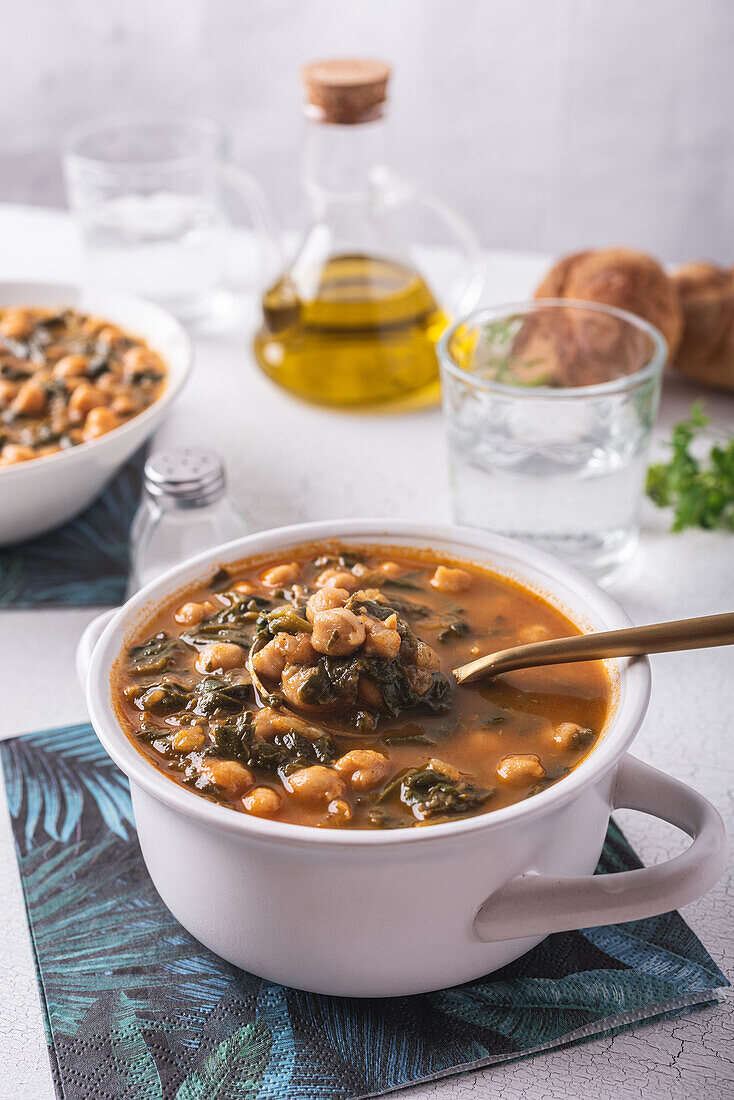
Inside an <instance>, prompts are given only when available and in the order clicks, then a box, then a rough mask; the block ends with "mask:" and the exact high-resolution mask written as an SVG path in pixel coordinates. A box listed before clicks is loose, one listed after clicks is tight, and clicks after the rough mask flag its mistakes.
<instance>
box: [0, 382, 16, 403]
mask: <svg viewBox="0 0 734 1100" xmlns="http://www.w3.org/2000/svg"><path fill="white" fill-rule="evenodd" d="M18 388H19V387H18V383H17V382H10V381H9V380H8V379H7V378H0V409H6V408H7V407H8V405H9V404H10V402H11V401H12V400H13V398H14V397H15V395H16V393H17V392H18Z"/></svg>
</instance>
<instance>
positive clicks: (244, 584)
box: [232, 581, 255, 596]
mask: <svg viewBox="0 0 734 1100" xmlns="http://www.w3.org/2000/svg"><path fill="white" fill-rule="evenodd" d="M232 591H233V592H240V593H241V594H242V595H243V596H251V595H252V593H253V592H254V591H255V586H254V584H250V582H249V581H237V584H233V585H232Z"/></svg>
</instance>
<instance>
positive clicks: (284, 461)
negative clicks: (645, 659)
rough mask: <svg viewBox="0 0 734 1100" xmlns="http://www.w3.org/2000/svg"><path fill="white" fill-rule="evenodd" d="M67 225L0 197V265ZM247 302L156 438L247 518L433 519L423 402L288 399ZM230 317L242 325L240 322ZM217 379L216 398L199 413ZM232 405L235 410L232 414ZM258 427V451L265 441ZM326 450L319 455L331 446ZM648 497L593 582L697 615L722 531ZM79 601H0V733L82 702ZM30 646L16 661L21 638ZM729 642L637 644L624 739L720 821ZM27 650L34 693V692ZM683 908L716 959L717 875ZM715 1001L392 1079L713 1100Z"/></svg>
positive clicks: (642, 610)
mask: <svg viewBox="0 0 734 1100" xmlns="http://www.w3.org/2000/svg"><path fill="white" fill-rule="evenodd" d="M546 264H547V257H543V256H537V255H528V254H514V253H490V254H488V283H487V289H486V291H485V295H484V299H485V301H487V302H502V301H506V302H507V301H516V300H518V299H521V298H523V297H525V296H528V295H529V294H530V293H531V291H532V288H533V286H534V284H535V282H536V281H537V279H538V278H539V276H540V274H541V273H542V272H543V270H544V267H545V265H546ZM79 269H80V265H79V253H78V247H77V241H76V237H75V235H74V231H73V228H72V226H71V225H70V224H69V222H68V219H67V218H66V216H65V215H64V214H62V213H60V212H56V211H50V210H45V209H41V208H30V207H19V206H0V278H14V279H19V278H36V279H51V280H55V279H58V280H69V281H73V280H74V279H75V277H77V276H78V274H79ZM254 315H255V314H254V306H253V305H252V304H250V305H249V306H245V307H244V309H243V317H242V319H241V322H240V324H239V327H238V329H237V331H234V330H232V331H230V333H229V334H228V335H226V336H224V335H223V336H219V337H216V338H214V337H209V338H206V339H204V338H200V339H198V340H197V361H196V365H195V371H194V376H193V378H192V380H191V383H190V385H189V386H188V388H187V390H186V391H185V392H184V394H183V395H182V396H181V399H180V401H179V402H178V403H177V405H176V406H175V408H174V410H173V411H172V413H171V416H170V419H169V420H168V422H167V424H166V425H165V426H164V427H163V429H162V430H161V432H160V435H159V442H161V443H166V444H173V445H181V444H185V443H191V442H198V443H201V444H204V445H211V446H214V447H216V448H217V449H218V450H220V451H221V452H222V453H223V454H224V455H225V456H226V458H227V462H228V467H229V473H230V481H231V485H232V489H233V492H234V494H235V496H236V498H237V500H238V501H239V503H240V505H241V506H242V508H243V509H244V510H245V512H246V513H247V514H248V515H249V517H250V520H251V523H252V525H253V527H257V528H264V527H269V526H275V525H280V524H285V523H291V522H297V521H301V520H306V519H319V518H327V517H336V516H357V515H390V516H400V517H403V518H415V519H420V520H425V519H431V520H433V519H436V520H442V519H448V518H449V502H448V490H447V480H446V463H445V453H444V444H443V437H442V433H441V424H440V414H439V413H438V411H437V410H429V411H423V412H418V413H413V414H410V415H391V416H374V415H369V416H368V415H358V414H349V415H346V414H343V415H338V414H334V413H330V412H326V411H322V410H319V409H315V408H310V407H308V406H306V405H303V404H301V403H299V402H296V401H294V400H291V399H290V398H288V397H287V396H286V395H284V394H283V393H281V392H280V391H279V390H277V389H276V388H275V387H273V386H272V385H271V384H270V383H269V382H267V381H266V380H265V379H264V378H263V377H262V376H261V375H260V373H259V372H258V371H257V369H256V368H255V366H254V364H253V360H252V357H251V355H250V352H249V340H248V328H251V325H252V319H253V317H254ZM248 318H249V325H248ZM212 395H216V396H217V397H219V398H223V400H222V402H221V405H220V408H221V409H224V412H221V411H218V410H217V408H216V406H215V398H214V397H213V396H212ZM695 396H697V394H696V391H695V390H694V389H693V388H691V387H688V386H687V385H685V384H683V383H679V382H669V383H667V384H666V389H665V395H664V400H663V405H662V410H661V416H660V422H659V427H658V435H659V436H665V435H667V433H668V431H669V428H670V426H671V424H673V423H674V422H675V421H676V420H679V419H681V417H682V416H683V415H685V412H686V410H687V409H688V407H689V405H690V403H691V401H692V400H693V399H694V397H695ZM707 409H708V411H709V412H710V413H711V414H712V415H713V416H714V418H715V420H716V421H718V422H719V423H721V424H722V425H725V426H727V427H731V426H732V424H734V398H730V397H726V396H721V395H718V396H717V395H714V394H710V395H709V396H708V397H707ZM237 410H240V415H238V413H237ZM273 428H275V429H276V432H275V434H276V436H277V438H278V441H279V442H278V444H277V445H276V447H275V449H274V451H273V449H272V448H271V447H270V446H267V447H266V446H265V442H264V440H265V436H266V433H267V434H268V436H269V438H270V439H272V438H273V435H272V430H273ZM335 459H338V461H335ZM666 528H667V518H666V517H665V516H664V515H662V514H661V513H658V512H656V511H655V509H653V507H652V506H651V505H649V504H647V505H646V506H645V511H644V530H643V538H642V543H641V548H640V551H639V554H638V556H637V558H636V560H635V562H634V565H633V567H632V568H631V570H630V572H629V573H628V575H627V576H626V577H624V578H621V579H620V580H619V581H618V582H617V584H615V586H614V587H613V588H612V590H611V591H612V593H613V594H614V595H615V596H616V598H617V599H619V600H620V602H621V603H622V604H623V605H624V606H625V608H626V609H627V610H628V612H629V613H630V615H631V616H632V618H633V619H634V620H635V621H636V622H640V623H641V622H645V621H654V620H656V619H657V620H659V619H672V618H679V617H683V616H687V615H702V614H706V613H711V612H715V611H720V610H724V609H728V608H731V607H732V606H734V537H732V536H731V535H723V534H714V533H710V532H702V531H691V532H686V533H684V534H681V535H671V534H669V533H668V532H667V530H666ZM93 615H94V612H93V611H91V610H77V609H71V610H54V611H48V610H31V611H28V610H6V611H2V612H0V683H1V684H2V691H1V692H0V699H1V701H2V706H1V707H0V737H9V736H12V735H13V734H18V733H23V732H28V731H32V730H37V729H43V728H46V727H49V726H58V725H63V724H66V723H71V722H77V721H80V720H83V719H84V718H85V708H84V702H83V699H82V695H81V692H80V690H79V687H78V686H77V682H76V677H75V674H74V650H75V646H76V642H77V639H78V638H79V635H80V633H81V631H82V629H83V628H84V626H85V625H86V623H87V622H88V621H89V620H90V619H91V618H92V617H93ZM31 652H32V653H33V660H32V662H31V660H30V654H31ZM733 653H734V651H732V650H727V649H717V650H711V651H708V652H697V653H689V654H670V655H663V656H659V657H653V659H652V661H653V680H654V684H653V698H652V704H651V707H650V712H649V716H648V719H647V721H646V722H645V725H644V728H643V730H642V731H641V733H640V735H639V737H638V739H637V742H636V745H635V752H636V753H637V754H638V755H639V756H640V757H642V758H643V759H645V760H648V761H650V762H651V763H653V764H655V765H656V766H657V767H660V768H663V769H665V770H666V771H669V772H670V773H671V774H673V775H675V776H677V777H678V778H679V779H682V780H685V781H687V782H689V783H691V784H693V785H694V786H695V787H697V788H698V790H700V791H702V792H703V793H705V794H706V795H707V796H708V797H709V798H710V799H711V800H712V801H713V802H714V803H715V805H716V806H717V807H718V808H719V810H720V811H721V812H722V813H723V814H724V815H725V816H727V817H728V824H729V826H731V824H732V819H733V818H734V797H733V791H732V788H733V786H734V784H733V782H732V778H733V775H734V767H733V766H732V753H733V752H734V734H733V733H732V725H731V721H732V717H731V716H732V707H731V698H732V685H733V684H734V656H733ZM39 659H40V662H41V664H42V667H43V669H44V691H43V692H42V693H40V692H38V691H37V690H35V682H36V675H37V670H38V667H39ZM0 802H2V803H3V806H2V807H0V898H2V916H3V921H2V924H3V928H2V935H0V974H1V975H2V980H1V981H0V1100H51V1098H52V1097H53V1096H54V1091H53V1086H52V1082H51V1074H50V1070H49V1062H48V1057H47V1054H46V1046H45V1041H44V1035H43V1029H42V1023H41V1010H40V1005H39V1000H38V993H37V990H36V980H35V975H34V969H33V962H32V958H31V949H30V942H29V938H28V931H27V926H26V921H25V914H24V909H23V903H22V898H21V891H20V884H19V879H18V872H17V866H16V861H15V855H14V853H13V847H12V840H11V832H10V825H9V820H8V816H7V812H6V810H5V807H4V802H5V796H4V791H3V790H2V789H1V786H0ZM622 824H623V825H624V827H625V829H626V830H627V834H628V836H629V838H630V840H631V842H632V843H633V844H634V845H635V847H636V848H637V850H638V852H639V853H640V855H641V856H642V858H643V859H644V860H645V861H646V862H653V861H655V860H661V859H664V858H666V857H668V856H669V855H670V854H672V853H673V852H674V851H675V850H677V849H678V848H679V847H682V843H681V840H680V834H676V833H675V831H674V830H672V828H670V827H669V826H665V825H662V824H661V823H659V822H656V821H653V820H652V819H650V818H645V817H643V816H641V815H638V814H631V813H629V812H627V813H626V814H625V815H624V817H623V820H622ZM684 916H685V918H686V919H687V920H688V922H689V923H690V924H691V926H692V927H693V929H694V930H695V931H696V933H697V934H698V935H699V936H700V938H701V939H702V940H703V943H704V944H705V946H706V947H707V948H708V949H709V951H710V952H711V953H712V954H713V956H714V958H715V959H716V961H717V962H718V963H719V965H720V966H721V967H722V969H723V970H724V971H725V972H726V973H727V974H728V975H729V976H730V977H731V975H732V972H733V971H734V931H733V922H732V881H731V877H729V876H727V877H726V878H725V879H723V880H722V881H721V882H720V883H719V884H718V885H717V886H716V887H715V888H714V890H712V891H711V893H710V894H709V895H708V896H706V897H705V898H702V899H701V900H700V901H698V902H696V903H695V904H693V905H690V906H687V907H686V909H685V910H684ZM733 1040H734V1014H733V1013H732V1011H731V1001H730V1000H729V1001H725V1002H724V1003H722V1004H719V1005H717V1006H715V1007H713V1008H709V1009H704V1010H703V1011H701V1012H697V1013H694V1014H692V1015H689V1016H683V1017H681V1018H680V1019H674V1020H666V1021H663V1022H660V1023H656V1024H652V1025H649V1026H638V1027H635V1028H633V1029H632V1030H631V1031H628V1032H625V1033H623V1034H620V1035H617V1036H615V1037H613V1038H608V1039H599V1040H594V1041H592V1042H590V1043H586V1044H583V1045H579V1046H575V1047H570V1048H568V1049H566V1050H560V1051H555V1052H551V1053H547V1054H541V1055H538V1056H536V1057H534V1058H531V1059H527V1060H525V1061H523V1062H519V1063H514V1064H510V1065H505V1066H495V1067H492V1068H489V1069H486V1070H484V1071H480V1072H473V1073H468V1074H462V1075H459V1076H457V1077H454V1078H450V1079H445V1080H443V1081H439V1082H435V1083H432V1084H430V1085H424V1086H419V1087H416V1088H412V1089H408V1090H406V1091H405V1092H404V1093H402V1094H401V1095H403V1096H404V1097H405V1100H428V1098H429V1097H430V1098H432V1100H464V1098H467V1100H469V1098H471V1100H482V1098H485V1097H490V1096H491V1097H493V1098H494V1097H498V1098H502V1100H553V1098H556V1097H558V1098H564V1100H566V1098H575V1097H588V1096H589V1095H593V1096H594V1097H595V1098H596V1100H605V1098H607V1097H608V1098H612V1097H614V1098H617V1097H624V1098H627V1097H630V1098H632V1097H645V1100H651V1098H652V1097H674V1098H676V1100H677V1098H681V1100H683V1098H686V1100H687V1098H694V1097H695V1098H697V1100H699V1098H700V1100H703V1098H707V1100H714V1098H716V1100H718V1098H721V1097H725V1096H732V1097H734V1062H733V1061H732V1058H733V1054H732V1052H733V1050H734V1044H733Z"/></svg>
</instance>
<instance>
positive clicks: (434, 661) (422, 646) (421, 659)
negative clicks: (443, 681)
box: [415, 640, 441, 672]
mask: <svg viewBox="0 0 734 1100" xmlns="http://www.w3.org/2000/svg"><path fill="white" fill-rule="evenodd" d="M415 663H416V665H417V666H418V668H427V669H429V670H430V671H431V672H436V670H437V669H438V668H440V666H441V662H440V661H439V659H438V656H437V654H436V652H435V650H433V649H431V647H430V646H429V645H428V644H427V643H426V642H421V641H420V640H419V641H418V645H417V647H416V652H415Z"/></svg>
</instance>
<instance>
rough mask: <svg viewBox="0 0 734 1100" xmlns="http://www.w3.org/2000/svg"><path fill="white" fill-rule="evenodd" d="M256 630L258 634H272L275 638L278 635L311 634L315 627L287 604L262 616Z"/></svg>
mask: <svg viewBox="0 0 734 1100" xmlns="http://www.w3.org/2000/svg"><path fill="white" fill-rule="evenodd" d="M256 630H257V633H258V634H271V635H272V636H273V637H275V635H276V634H300V633H303V632H305V633H307V634H310V633H311V631H312V630H313V627H312V626H311V623H310V622H309V621H308V619H304V617H303V616H302V615H299V614H298V611H297V610H296V608H295V607H292V606H291V605H290V604H286V605H285V606H283V607H276V608H275V609H274V610H273V611H267V612H265V613H264V614H262V615H260V617H259V618H258V620H257V627H256Z"/></svg>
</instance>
